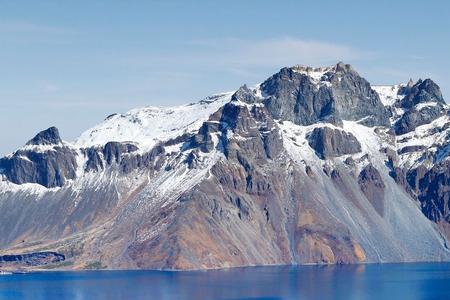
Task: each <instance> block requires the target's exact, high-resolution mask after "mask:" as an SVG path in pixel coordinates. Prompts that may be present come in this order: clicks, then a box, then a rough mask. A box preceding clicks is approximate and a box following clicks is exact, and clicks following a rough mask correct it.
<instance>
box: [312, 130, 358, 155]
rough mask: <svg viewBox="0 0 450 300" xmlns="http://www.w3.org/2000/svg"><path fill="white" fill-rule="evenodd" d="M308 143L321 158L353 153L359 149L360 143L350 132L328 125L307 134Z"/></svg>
mask: <svg viewBox="0 0 450 300" xmlns="http://www.w3.org/2000/svg"><path fill="white" fill-rule="evenodd" d="M308 143H309V146H310V147H311V148H313V149H314V150H315V151H316V154H317V156H318V157H320V158H321V159H328V158H332V157H338V156H342V155H345V154H354V153H358V152H360V151H361V145H360V143H359V142H358V140H357V139H356V137H354V136H353V135H352V134H351V133H348V132H345V131H343V130H339V129H333V128H329V127H318V128H314V130H313V131H312V132H311V133H310V135H309V136H308Z"/></svg>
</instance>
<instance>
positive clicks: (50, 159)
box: [0, 146, 77, 187]
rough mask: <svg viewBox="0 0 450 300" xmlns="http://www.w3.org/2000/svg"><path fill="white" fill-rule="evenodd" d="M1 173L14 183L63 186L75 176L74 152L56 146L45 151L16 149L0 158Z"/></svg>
mask: <svg viewBox="0 0 450 300" xmlns="http://www.w3.org/2000/svg"><path fill="white" fill-rule="evenodd" d="M0 169H2V170H3V172H2V173H3V175H4V176H5V177H6V178H7V179H8V180H9V181H11V182H13V183H16V184H23V183H38V184H40V185H43V186H45V187H58V186H63V185H64V183H65V182H66V181H67V179H74V178H75V177H76V169H77V163H76V152H75V151H74V150H72V149H70V148H68V147H59V146H56V147H54V148H53V149H52V150H48V151H45V152H34V151H32V150H18V151H16V152H15V153H14V154H13V155H12V156H10V157H4V158H2V159H0Z"/></svg>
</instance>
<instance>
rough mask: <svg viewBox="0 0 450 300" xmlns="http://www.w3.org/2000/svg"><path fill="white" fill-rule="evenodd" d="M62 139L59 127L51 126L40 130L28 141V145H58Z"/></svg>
mask: <svg viewBox="0 0 450 300" xmlns="http://www.w3.org/2000/svg"><path fill="white" fill-rule="evenodd" d="M61 143H62V140H61V138H60V136H59V131H58V128H56V127H50V128H48V129H46V130H43V131H41V132H39V133H38V134H37V135H36V136H35V137H34V138H32V139H31V140H29V141H28V142H27V145H58V144H61Z"/></svg>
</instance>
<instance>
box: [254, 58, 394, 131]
mask: <svg viewBox="0 0 450 300" xmlns="http://www.w3.org/2000/svg"><path fill="white" fill-rule="evenodd" d="M309 73H314V74H319V75H316V76H320V78H319V79H317V80H314V79H313V78H312V77H311V76H309V75H308V74H309ZM261 89H262V91H263V93H264V94H265V95H267V96H268V97H267V99H266V100H265V104H266V106H267V108H268V109H269V111H270V112H271V113H272V114H273V116H274V117H275V118H276V119H282V120H289V121H292V122H294V123H295V124H299V125H310V124H313V123H316V122H318V121H328V122H331V123H334V124H339V123H340V121H341V120H353V121H357V120H361V122H362V123H363V124H367V125H370V126H374V125H388V124H389V113H388V111H387V110H386V109H385V107H384V106H383V104H382V103H381V101H380V99H379V97H378V94H377V93H376V92H374V91H373V90H372V89H371V87H370V84H369V83H368V82H367V81H366V80H365V79H364V78H362V77H360V76H359V75H358V73H356V72H355V71H354V70H353V69H352V68H351V67H350V66H349V65H345V64H343V63H339V64H337V65H336V66H335V67H334V68H330V69H327V70H322V69H308V68H302V67H300V68H296V67H294V68H284V69H282V70H281V71H280V72H279V73H277V74H275V75H273V76H272V77H270V78H269V79H268V80H266V81H265V82H264V83H263V84H262V85H261Z"/></svg>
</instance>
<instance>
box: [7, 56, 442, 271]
mask: <svg viewBox="0 0 450 300" xmlns="http://www.w3.org/2000/svg"><path fill="white" fill-rule="evenodd" d="M448 111H449V108H448V107H447V105H446V103H445V101H444V99H443V98H442V94H441V92H440V90H439V87H438V86H437V85H436V84H435V83H434V82H433V81H431V80H430V79H426V80H419V81H417V82H412V81H410V82H408V83H406V84H400V85H393V86H371V85H370V83H369V82H367V81H366V80H365V79H364V78H362V77H361V76H360V75H359V74H358V73H357V72H356V71H355V70H354V69H353V68H352V67H351V66H350V65H346V64H343V63H338V64H337V65H335V66H331V67H326V68H311V67H303V66H294V67H290V68H283V69H281V70H280V72H278V73H276V74H274V75H273V76H271V77H270V78H268V79H267V80H265V81H264V82H263V83H261V84H260V85H258V86H256V87H252V88H249V87H247V86H242V87H241V88H239V89H238V90H236V91H234V92H230V93H225V94H218V95H214V96H211V97H208V98H206V99H204V100H202V101H200V102H198V103H193V104H189V105H184V106H180V107H172V108H155V107H145V108H141V109H134V110H131V111H129V112H127V113H125V114H114V115H111V116H109V117H107V118H106V119H105V120H104V121H103V122H102V123H100V124H99V125H97V126H95V127H93V128H92V129H89V130H87V131H86V132H84V133H82V134H81V136H80V137H79V138H78V139H77V140H76V141H74V142H72V143H69V142H66V141H62V140H61V138H60V137H59V132H58V130H57V129H56V128H54V127H52V128H49V129H47V130H44V131H42V132H40V133H39V134H38V135H36V137H34V138H33V139H32V140H30V141H29V142H28V143H27V144H26V145H25V146H24V147H22V148H20V149H18V150H17V151H15V152H14V153H11V154H10V155H7V156H6V157H4V158H2V159H0V174H1V175H0V176H1V181H0V213H1V215H2V218H0V249H1V253H0V255H1V254H5V255H6V254H10V255H12V256H8V257H9V260H6V259H5V257H6V256H0V265H1V264H6V265H9V266H17V265H27V266H31V267H33V268H36V267H42V266H41V265H45V267H46V268H50V267H53V268H68V269H77V268H157V269H203V268H219V267H232V266H243V265H267V264H301V263H356V262H400V261H448V260H450V250H449V249H448V246H447V245H448V239H449V238H450V226H449V223H450V213H449V195H450V193H449V191H450V188H449V180H450V173H449V171H448V170H449V168H448V166H449V159H448V157H449V151H450V150H449V149H450V148H449V146H448V145H449V144H450V143H449V139H450V132H449V130H450V129H449V128H450V120H449V116H448ZM30 253H32V254H33V255H31V256H30V255H28V256H24V254H30ZM11 257H13V258H14V259H12V258H11ZM62 258H63V259H62Z"/></svg>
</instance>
